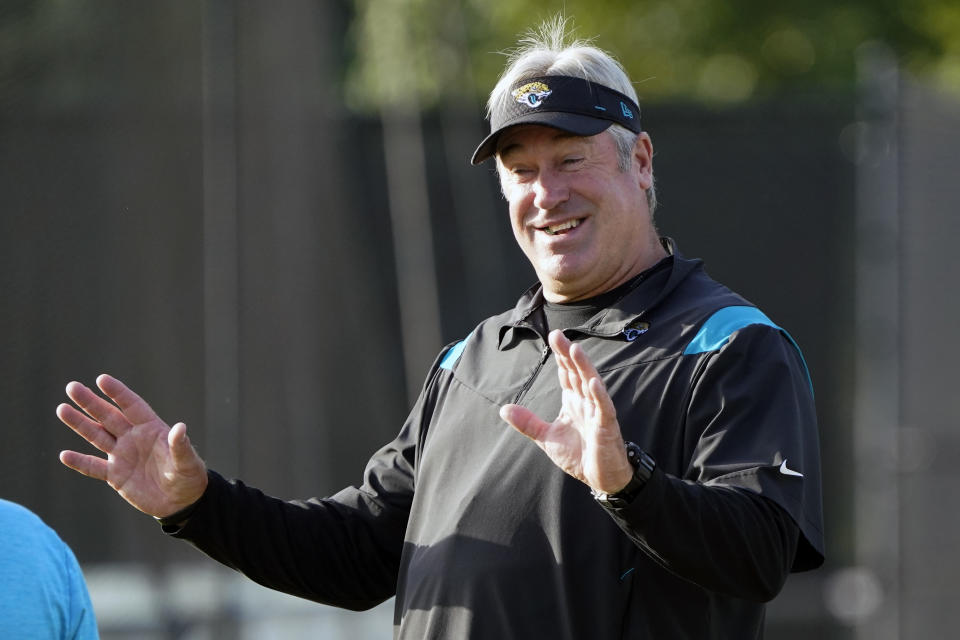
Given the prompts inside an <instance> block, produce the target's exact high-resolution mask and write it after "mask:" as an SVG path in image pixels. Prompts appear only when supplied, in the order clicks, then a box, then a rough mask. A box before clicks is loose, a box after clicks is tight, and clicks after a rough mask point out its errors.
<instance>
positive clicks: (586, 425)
mask: <svg viewBox="0 0 960 640" xmlns="http://www.w3.org/2000/svg"><path fill="white" fill-rule="evenodd" d="M563 40H564V31H563V25H562V23H559V24H554V25H552V26H551V27H548V28H545V29H543V30H542V32H541V34H540V36H539V37H532V38H529V39H527V40H525V41H524V43H523V45H524V46H523V47H522V48H521V49H520V50H519V51H518V52H517V53H516V54H515V55H514V57H513V58H512V59H511V61H510V64H509V66H508V68H507V69H506V71H505V72H504V75H503V77H502V78H501V80H500V82H499V83H498V84H497V86H496V87H495V88H494V90H493V92H492V94H491V97H490V102H489V105H490V121H491V133H490V135H489V136H488V137H487V138H486V139H485V140H483V141H482V143H481V144H480V146H479V147H478V148H477V150H476V152H475V153H474V156H473V162H474V163H475V164H479V163H482V162H484V161H486V160H489V159H491V158H493V159H494V160H495V162H496V165H497V171H498V174H499V176H500V182H501V187H502V191H503V194H504V196H505V198H506V200H507V202H508V205H509V218H510V223H511V225H512V228H513V233H514V235H515V237H516V239H517V242H518V243H519V245H520V247H521V248H522V249H523V251H524V253H525V254H526V256H527V257H528V259H529V260H530V262H531V263H532V264H533V266H534V269H535V270H536V273H537V278H538V282H537V283H536V284H535V285H534V286H533V287H531V288H530V289H529V290H528V291H527V292H526V293H525V294H524V295H523V296H522V297H521V298H520V300H519V301H518V302H517V304H516V306H515V307H514V308H513V309H512V310H509V311H506V312H504V313H503V314H500V315H498V316H495V317H492V318H488V319H487V320H484V321H483V322H481V323H480V324H479V325H477V327H476V328H475V329H474V330H473V331H472V332H471V333H470V335H469V336H467V337H466V338H465V339H464V340H462V341H460V342H458V343H456V344H454V345H451V346H449V347H447V348H446V349H444V350H443V352H442V353H441V354H440V356H439V357H438V358H437V361H436V362H435V363H434V365H433V367H432V368H431V370H430V371H429V373H428V375H427V380H426V383H425V384H424V387H423V391H422V393H421V395H420V397H419V399H418V401H417V403H416V405H415V406H414V407H413V410H412V411H411V413H410V416H409V418H408V419H407V422H406V423H405V425H404V426H403V428H402V429H401V431H400V433H399V435H398V436H397V438H396V439H395V440H394V441H393V442H391V443H390V444H388V445H386V446H385V447H384V448H383V449H381V450H380V451H378V452H377V453H375V454H374V456H373V457H372V458H371V460H370V463H369V464H368V466H367V469H366V472H365V476H364V482H363V484H362V485H361V486H360V487H349V488H347V489H344V490H343V491H341V492H340V493H338V494H336V495H334V496H332V497H329V498H322V499H310V500H306V501H290V502H286V501H283V500H280V499H277V498H271V497H267V496H264V495H263V494H261V493H260V492H259V491H257V490H255V489H252V488H249V487H246V486H245V485H244V484H243V483H241V482H239V481H228V480H226V479H224V478H222V477H221V476H219V475H218V474H217V473H215V472H214V471H212V470H209V469H207V468H206V466H205V465H204V463H203V461H202V460H201V459H200V458H199V456H198V455H197V454H196V452H195V450H194V449H193V447H192V446H191V445H190V443H189V440H188V439H187V436H186V426H185V425H183V424H182V423H178V424H177V425H175V426H174V427H173V428H170V427H168V426H167V424H166V423H165V422H163V421H162V420H161V419H160V418H159V417H158V416H156V414H154V413H153V411H152V410H151V409H150V408H149V406H148V405H147V404H146V403H145V402H144V401H143V400H142V399H141V398H140V397H139V396H137V395H136V394H134V393H133V392H132V391H131V390H130V389H128V388H127V387H126V386H124V385H123V384H122V383H121V382H119V381H118V380H116V379H115V378H112V377H110V376H101V377H100V378H99V379H98V380H97V384H98V386H99V387H100V390H101V391H102V392H103V393H104V394H105V395H106V396H107V397H109V398H110V399H111V400H113V403H111V402H108V401H107V400H106V399H104V398H103V397H102V396H101V395H98V394H96V393H94V392H93V391H92V390H90V389H88V388H87V387H85V386H83V385H81V384H79V383H76V382H74V383H70V384H69V385H68V386H67V393H68V395H69V397H70V398H71V399H72V400H73V402H74V404H75V405H76V406H77V407H79V409H80V410H78V409H77V408H75V407H74V406H71V405H68V404H63V405H60V407H59V408H58V415H59V417H60V418H61V420H63V421H64V422H65V423H66V424H67V425H68V426H70V427H71V428H72V429H74V430H75V431H76V432H77V433H79V434H80V435H81V436H83V437H84V438H85V439H87V440H88V441H89V442H91V443H92V444H93V445H94V446H96V447H97V448H98V449H100V450H101V451H103V452H105V453H106V454H107V458H106V459H103V458H100V457H97V456H91V455H86V454H81V453H77V452H72V451H66V452H63V453H62V454H61V459H62V461H63V462H64V463H65V464H67V465H68V466H70V467H72V468H74V469H76V470H78V471H80V472H81V473H84V474H86V475H89V476H92V477H95V478H99V479H101V480H106V481H107V482H109V483H110V484H111V486H113V487H114V488H115V489H116V490H117V491H118V492H119V493H120V494H121V495H122V496H123V497H124V498H125V499H126V500H127V501H129V502H130V503H131V504H133V505H134V506H136V507H137V508H139V509H141V510H142V511H144V512H146V513H149V514H151V515H154V516H156V517H158V519H159V520H160V522H161V525H163V527H164V530H166V531H167V532H168V533H170V534H171V535H174V536H177V537H180V538H183V539H186V540H189V541H191V542H192V543H193V544H194V545H196V546H197V547H198V548H200V549H201V550H202V551H204V552H205V553H207V554H208V555H210V556H211V557H213V558H215V559H217V560H219V561H221V562H223V563H224V564H227V565H228V566H231V567H234V568H236V569H238V570H240V571H242V572H244V573H245V574H246V575H248V576H249V577H251V578H252V579H254V580H256V581H258V582H260V583H262V584H265V585H267V586H269V587H272V588H275V589H279V590H282V591H285V592H288V593H293V594H295V595H299V596H302V597H305V598H310V599H313V600H316V601H319V602H325V603H328V604H332V605H336V606H341V607H347V608H352V609H364V608H368V607H372V606H374V605H376V604H378V603H379V602H381V601H383V600H385V599H387V598H389V597H391V596H393V595H396V614H395V627H394V635H395V637H398V638H408V639H417V640H420V639H424V638H431V639H432V638H437V639H439V638H498V639H500V638H551V639H569V640H574V639H582V638H647V639H657V640H662V639H664V638H671V639H674V638H689V639H691V640H705V639H711V638H732V639H737V640H743V639H746V638H760V637H762V636H763V620H764V603H765V602H766V601H768V600H770V599H771V598H773V597H774V596H776V594H777V593H778V592H779V591H780V589H781V587H782V586H783V583H784V581H785V580H786V578H787V576H788V574H789V573H790V572H791V571H803V570H807V569H813V568H815V567H818V566H819V565H820V564H822V562H823V534H822V526H821V523H822V516H821V498H820V458H819V450H818V437H817V426H816V420H815V411H814V404H813V392H812V389H811V386H810V379H809V375H808V373H807V370H806V365H805V364H804V362H803V358H802V356H801V355H800V352H799V349H798V348H797V346H796V345H795V343H794V342H793V340H792V339H791V338H790V337H789V335H788V334H786V332H784V331H783V330H782V329H781V328H779V327H778V326H776V325H775V324H774V323H773V322H772V321H771V320H770V319H769V318H767V316H765V315H764V314H763V313H762V312H760V311H759V310H758V309H757V308H756V307H755V306H754V305H752V304H750V303H749V302H747V301H746V300H744V299H743V298H742V297H740V296H738V295H737V294H736V293H734V292H732V291H730V290H729V289H727V288H726V287H724V286H722V285H720V284H718V283H716V282H715V281H713V280H711V279H710V278H709V277H708V276H707V275H706V274H705V273H704V271H703V269H702V265H701V263H700V262H699V261H697V260H691V259H687V258H685V257H683V256H682V255H681V254H680V253H679V251H678V249H677V245H676V244H675V243H674V242H672V241H671V240H669V239H666V238H661V237H659V236H658V234H657V232H656V229H655V226H654V223H653V213H654V209H655V206H656V197H655V191H654V177H653V164H652V158H653V145H652V142H651V140H650V137H649V136H648V135H647V134H646V133H645V132H644V131H643V130H642V129H641V128H640V109H639V107H638V106H637V99H636V95H635V93H634V91H633V88H632V85H631V83H630V81H629V79H628V78H627V76H626V74H625V73H624V72H623V70H622V69H621V68H620V66H619V65H618V64H617V63H616V61H614V60H613V59H612V58H610V57H609V56H608V55H607V54H605V53H603V52H602V51H600V50H598V49H596V48H593V47H591V46H586V45H583V44H577V43H574V44H571V45H566V44H564V42H563ZM511 427H512V428H511Z"/></svg>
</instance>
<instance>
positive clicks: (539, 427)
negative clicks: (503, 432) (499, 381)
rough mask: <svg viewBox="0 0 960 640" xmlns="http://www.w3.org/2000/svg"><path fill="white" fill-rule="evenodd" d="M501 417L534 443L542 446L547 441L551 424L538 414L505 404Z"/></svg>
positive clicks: (518, 406) (524, 408)
mask: <svg viewBox="0 0 960 640" xmlns="http://www.w3.org/2000/svg"><path fill="white" fill-rule="evenodd" d="M500 417H501V418H502V419H503V420H504V421H505V422H506V423H508V424H509V425H510V426H511V427H513V428H514V429H516V430H517V431H519V432H520V433H522V434H523V435H525V436H527V437H528V438H530V439H531V440H533V441H534V442H537V443H538V444H540V443H543V442H544V441H545V440H546V433H547V430H548V429H549V428H550V425H549V423H547V422H544V421H543V420H541V419H540V417H539V416H537V414H535V413H534V412H533V411H530V410H529V409H527V408H526V407H521V406H520V405H516V404H505V405H503V406H502V407H500Z"/></svg>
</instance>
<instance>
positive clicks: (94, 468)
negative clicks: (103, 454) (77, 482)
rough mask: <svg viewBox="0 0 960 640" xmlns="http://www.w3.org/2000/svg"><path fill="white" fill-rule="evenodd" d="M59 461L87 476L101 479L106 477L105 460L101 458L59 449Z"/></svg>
mask: <svg viewBox="0 0 960 640" xmlns="http://www.w3.org/2000/svg"><path fill="white" fill-rule="evenodd" d="M60 462H62V463H63V464H65V465H66V466H68V467H70V468H71V469H73V470H74V471H79V472H80V473H82V474H83V475H85V476H87V477H90V478H95V479H97V480H103V481H106V479H107V461H106V460H104V459H103V458H98V457H97V456H90V455H87V454H84V453H77V452H76V451H61V452H60Z"/></svg>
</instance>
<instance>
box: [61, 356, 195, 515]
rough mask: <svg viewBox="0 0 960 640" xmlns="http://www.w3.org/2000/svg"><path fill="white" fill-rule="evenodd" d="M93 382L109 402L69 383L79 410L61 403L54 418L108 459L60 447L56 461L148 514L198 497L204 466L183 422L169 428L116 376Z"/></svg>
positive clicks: (167, 510) (169, 509) (167, 512)
mask: <svg viewBox="0 0 960 640" xmlns="http://www.w3.org/2000/svg"><path fill="white" fill-rule="evenodd" d="M97 386H98V387H99V388H100V390H101V391H102V392H103V393H104V394H105V395H106V396H107V397H108V398H110V399H111V400H113V402H110V401H108V400H106V399H105V398H103V397H102V396H100V395H98V394H96V393H94V392H93V391H92V390H90V389H89V388H87V387H86V386H84V385H82V384H80V383H79V382H71V383H70V384H68V385H67V396H69V398H70V399H71V400H72V401H73V402H74V403H75V404H76V405H77V407H79V408H80V409H82V411H80V410H78V409H77V408H75V407H73V406H72V405H69V404H66V403H64V404H61V405H60V406H59V407H57V417H59V418H60V420H61V421H63V423H64V424H66V425H67V426H68V427H70V428H71V429H73V430H74V431H75V432H77V433H78V434H79V435H80V436H81V437H83V438H84V439H85V440H86V441H87V442H89V443H90V444H92V445H93V446H94V447H96V448H97V449H99V450H100V451H102V452H103V453H105V454H107V457H106V458H102V457H99V456H96V455H89V454H83V453H78V452H76V451H63V452H61V453H60V461H61V462H63V464H65V465H66V466H68V467H70V468H71V469H74V470H76V471H79V472H80V473H82V474H84V475H86V476H90V477H91V478H96V479H98V480H103V481H104V482H106V483H107V484H109V485H110V486H111V487H113V488H114V489H115V490H116V491H117V493H119V494H120V495H121V496H122V497H123V499H124V500H126V501H127V502H129V503H130V504H131V505H133V506H134V507H136V508H137V509H139V510H140V511H143V512H145V513H148V514H150V515H153V516H158V517H163V516H167V515H170V514H172V513H175V512H176V511H179V510H180V509H182V508H184V507H186V506H188V505H190V504H192V503H193V502H195V501H196V500H198V499H199V498H200V496H201V495H203V491H204V489H206V483H207V475H206V466H205V465H204V463H203V460H201V459H200V456H198V455H197V453H196V451H195V450H194V449H193V447H192V446H191V444H190V440H189V438H187V433H186V429H187V428H186V425H184V424H183V423H182V422H181V423H178V424H176V425H174V426H173V428H172V429H171V428H170V427H169V426H168V425H167V424H166V423H165V422H164V421H163V420H161V419H160V418H159V417H158V416H157V414H156V413H154V411H153V409H151V408H150V405H148V404H147V403H146V402H145V401H144V400H143V399H142V398H140V396H138V395H137V394H136V393H134V392H133V391H131V390H130V389H129V388H128V387H127V386H126V385H124V384H123V383H122V382H120V381H119V380H117V379H116V378H113V377H111V376H108V375H102V376H100V377H98V378H97Z"/></svg>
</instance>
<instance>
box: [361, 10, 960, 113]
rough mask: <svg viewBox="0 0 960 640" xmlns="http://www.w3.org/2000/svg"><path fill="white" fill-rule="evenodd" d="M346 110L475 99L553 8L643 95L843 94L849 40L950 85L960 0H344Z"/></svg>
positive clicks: (959, 84)
mask: <svg viewBox="0 0 960 640" xmlns="http://www.w3.org/2000/svg"><path fill="white" fill-rule="evenodd" d="M354 3H355V7H356V16H355V19H354V27H353V32H352V34H351V42H352V45H353V47H354V56H353V60H354V62H353V67H352V69H351V70H350V72H349V74H348V78H347V80H348V85H347V88H348V96H349V101H350V103H351V104H352V105H353V106H354V107H356V108H369V107H370V106H375V105H377V104H383V103H388V104H389V103H391V102H394V101H397V100H413V101H416V102H417V103H419V104H421V105H431V104H436V103H445V102H448V101H450V100H464V99H469V100H471V101H474V102H475V103H476V104H480V103H482V102H483V100H484V99H485V96H486V93H487V91H489V89H490V88H492V86H493V84H494V82H495V81H496V78H497V77H498V76H499V74H500V71H501V70H502V68H503V65H504V62H505V57H504V56H503V55H499V54H501V53H503V52H504V51H505V50H508V49H509V48H510V47H511V46H513V45H514V44H515V43H516V42H517V40H518V39H519V37H521V36H522V35H523V34H524V33H525V32H526V31H528V30H530V29H531V28H533V27H535V26H536V25H538V24H539V23H540V22H542V21H543V20H545V19H550V18H552V17H554V16H556V15H558V14H561V13H562V14H563V15H564V16H566V17H567V18H568V19H569V22H570V26H571V27H573V29H572V30H573V33H574V35H575V36H576V37H578V38H583V39H591V38H595V41H594V43H595V44H596V46H599V47H601V48H603V49H605V50H607V51H609V52H610V53H612V54H613V55H614V56H615V57H617V58H618V59H619V60H620V61H621V62H622V63H623V65H624V66H625V67H626V69H627V71H628V73H629V74H630V75H631V77H632V78H633V79H634V81H635V82H637V90H638V93H639V94H640V98H641V100H644V101H652V100H665V99H686V100H690V99H693V100H696V101H702V102H709V103H730V102H740V101H744V100H747V99H751V98H758V97H760V98H762V97H769V96H775V95H782V94H784V93H791V94H808V95H811V96H816V95H819V94H823V93H827V92H829V93H844V92H851V91H853V89H854V87H855V81H856V57H857V50H858V48H859V47H860V46H861V45H863V44H864V43H867V42H881V43H884V44H885V45H886V46H887V47H889V48H890V49H891V50H892V51H893V52H894V54H895V55H896V56H897V58H898V59H899V60H900V62H901V64H902V66H903V67H904V68H905V69H906V70H908V71H910V72H911V73H913V74H914V75H917V76H920V77H923V78H926V79H929V80H930V81H932V82H933V83H935V84H937V85H940V86H942V87H945V88H947V89H948V90H952V91H953V92H956V93H958V94H960V3H958V2H944V1H943V0H804V1H802V2H801V1H797V0H787V1H784V0H781V1H777V2H769V1H761V0H536V1H534V0H354Z"/></svg>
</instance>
